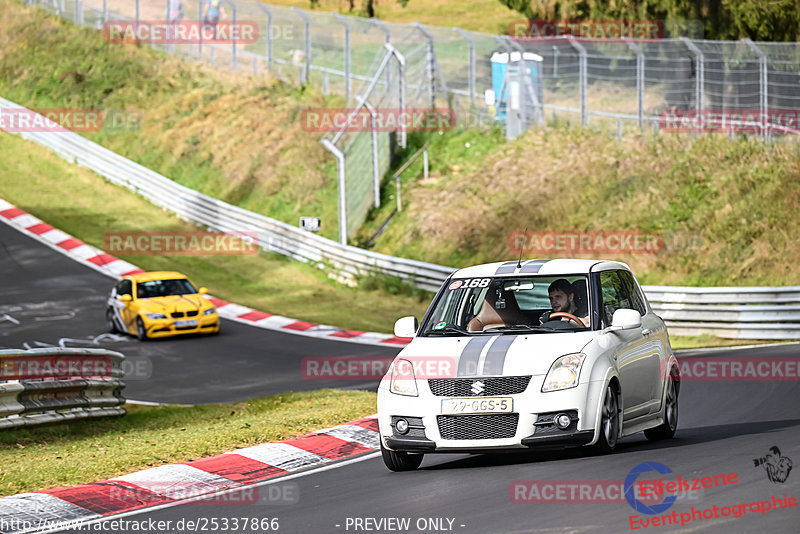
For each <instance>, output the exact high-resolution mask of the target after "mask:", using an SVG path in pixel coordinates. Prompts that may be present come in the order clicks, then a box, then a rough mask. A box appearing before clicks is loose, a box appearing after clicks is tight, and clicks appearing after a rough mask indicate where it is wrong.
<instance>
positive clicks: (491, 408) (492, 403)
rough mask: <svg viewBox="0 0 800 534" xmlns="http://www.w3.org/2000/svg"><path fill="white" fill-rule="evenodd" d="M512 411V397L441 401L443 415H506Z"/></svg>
mask: <svg viewBox="0 0 800 534" xmlns="http://www.w3.org/2000/svg"><path fill="white" fill-rule="evenodd" d="M513 411H514V399H513V398H512V397H478V398H475V397H467V398H463V399H442V413H443V414H459V413H507V412H513Z"/></svg>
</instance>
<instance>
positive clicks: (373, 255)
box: [0, 98, 800, 339]
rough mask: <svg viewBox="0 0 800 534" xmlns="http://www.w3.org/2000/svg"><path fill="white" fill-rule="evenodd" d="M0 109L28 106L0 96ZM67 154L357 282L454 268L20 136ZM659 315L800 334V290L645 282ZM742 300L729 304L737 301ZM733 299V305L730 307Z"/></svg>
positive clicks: (206, 222) (715, 327)
mask: <svg viewBox="0 0 800 534" xmlns="http://www.w3.org/2000/svg"><path fill="white" fill-rule="evenodd" d="M0 107H13V108H21V106H19V105H17V104H15V103H13V102H10V101H8V100H5V99H3V98H0ZM18 135H21V136H22V137H24V138H25V139H28V140H30V141H33V142H35V143H38V144H40V145H42V146H45V147H47V148H50V149H51V150H53V151H55V152H56V153H58V154H59V155H60V156H61V157H63V158H65V159H67V160H68V161H71V162H74V163H76V164H77V165H81V166H83V167H86V168H88V169H90V170H92V171H94V172H96V173H97V174H99V175H100V176H103V177H104V178H106V179H108V180H109V181H111V182H113V183H115V184H117V185H121V186H123V187H126V188H128V189H130V190H131V191H134V192H135V193H137V194H139V195H141V196H143V197H144V198H146V199H147V200H149V201H150V202H152V203H153V204H156V205H157V206H161V207H163V208H165V209H167V210H169V211H171V212H173V213H176V214H177V215H178V216H179V217H181V218H182V219H184V220H186V221H191V222H194V223H197V224H201V225H203V226H206V227H208V228H210V229H212V230H216V231H222V232H256V233H257V235H258V236H259V238H258V240H259V245H260V246H261V247H262V248H264V249H265V250H268V251H270V252H276V253H278V254H282V255H285V256H289V257H291V258H294V259H297V260H301V261H304V262H308V263H313V264H321V265H323V266H324V267H325V268H327V269H329V270H330V271H331V272H332V274H335V275H339V276H343V277H345V278H346V279H353V278H354V277H355V276H357V275H368V274H371V273H376V272H377V273H383V274H387V275H391V276H396V277H399V278H401V279H403V280H405V281H407V282H409V283H411V284H414V285H415V286H417V287H419V288H422V289H427V290H429V291H435V290H437V289H438V288H439V287H440V286H441V284H442V282H443V281H444V279H445V278H447V276H449V275H450V273H452V272H453V271H455V269H454V268H452V267H445V266H442V265H435V264H432V263H425V262H421V261H415V260H409V259H405V258H396V257H393V256H388V255H386V254H380V253H377V252H371V251H368V250H364V249H360V248H357V247H351V246H347V245H341V244H339V243H337V242H335V241H332V240H330V239H325V238H324V237H320V236H318V235H314V234H311V233H309V232H306V231H303V230H300V229H299V228H296V227H294V226H291V225H289V224H286V223H283V222H280V221H277V220H275V219H271V218H269V217H266V216H264V215H260V214H258V213H253V212H250V211H247V210H244V209H242V208H239V207H236V206H232V205H231V204H228V203H226V202H223V201H221V200H217V199H215V198H211V197H209V196H206V195H203V194H202V193H198V192H197V191H194V190H192V189H189V188H187V187H184V186H182V185H179V184H177V183H175V182H173V181H172V180H170V179H169V178H166V177H164V176H162V175H160V174H158V173H156V172H154V171H152V170H150V169H147V168H146V167H143V166H141V165H139V164H138V163H134V162H133V161H130V160H128V159H125V158H124V157H122V156H120V155H119V154H115V153H114V152H111V151H110V150H108V149H106V148H103V147H102V146H100V145H98V144H96V143H93V142H92V141H89V140H88V139H85V138H84V137H81V136H80V135H78V134H76V133H73V132H47V133H38V132H37V133H20V134H18ZM642 289H643V290H644V291H645V293H646V294H647V298H648V300H650V302H651V303H652V304H653V308H654V310H655V312H656V313H657V314H659V315H661V316H662V317H663V318H664V319H665V320H666V322H667V325H668V326H669V327H670V331H671V332H673V333H675V334H680V335H696V334H702V333H711V334H715V335H718V336H721V337H728V338H742V339H800V320H798V313H800V308H799V306H792V305H790V304H791V303H796V304H797V305H800V287H712V288H704V287H667V286H644V287H643V288H642ZM734 303H735V304H737V305H736V306H730V304H734ZM726 304H727V305H728V306H726Z"/></svg>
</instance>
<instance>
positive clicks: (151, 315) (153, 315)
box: [145, 313, 167, 319]
mask: <svg viewBox="0 0 800 534" xmlns="http://www.w3.org/2000/svg"><path fill="white" fill-rule="evenodd" d="M145 315H147V318H148V319H166V318H167V316H166V315H164V314H163V313H147V314H145Z"/></svg>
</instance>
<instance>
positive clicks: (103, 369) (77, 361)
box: [0, 348, 125, 430]
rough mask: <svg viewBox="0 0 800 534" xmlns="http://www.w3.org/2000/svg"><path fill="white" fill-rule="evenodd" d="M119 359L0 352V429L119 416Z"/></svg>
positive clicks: (82, 353)
mask: <svg viewBox="0 0 800 534" xmlns="http://www.w3.org/2000/svg"><path fill="white" fill-rule="evenodd" d="M124 359H125V356H123V355H122V354H120V353H119V352H113V351H110V350H105V349H73V348H63V349H62V348H42V349H30V350H0V430H2V429H5V428H16V427H22V426H33V425H41V424H46V423H57V422H60V421H70V420H75V419H89V418H97V417H109V416H119V415H124V414H125V409H124V408H122V407H121V406H122V404H124V403H125V397H123V396H122V389H123V388H124V387H125V384H124V383H123V382H122V377H123V374H124V371H123V369H122V361H123V360H124ZM86 363H91V365H83V364H86ZM9 378H20V379H19V380H16V379H12V380H9Z"/></svg>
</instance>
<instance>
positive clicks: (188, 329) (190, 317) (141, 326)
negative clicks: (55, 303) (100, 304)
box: [106, 271, 219, 341]
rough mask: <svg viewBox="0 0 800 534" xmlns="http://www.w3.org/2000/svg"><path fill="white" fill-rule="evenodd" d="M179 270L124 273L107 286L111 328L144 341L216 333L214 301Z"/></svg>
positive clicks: (217, 326)
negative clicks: (118, 279) (205, 296)
mask: <svg viewBox="0 0 800 534" xmlns="http://www.w3.org/2000/svg"><path fill="white" fill-rule="evenodd" d="M207 292H208V290H207V289H206V288H204V287H201V288H199V289H196V288H195V286H194V285H193V284H192V283H191V282H190V281H189V279H188V278H186V276H184V275H182V274H181V273H176V272H169V271H158V272H150V273H138V274H132V275H128V276H124V277H123V278H122V280H120V281H119V283H118V284H117V285H116V286H114V289H112V290H111V295H110V296H109V297H108V308H107V309H106V322H107V323H108V329H109V331H111V332H126V333H128V334H133V335H135V336H137V337H138V338H139V339H140V340H142V341H144V340H146V339H150V338H157V337H168V336H174V335H179V334H200V333H202V334H216V333H218V332H219V315H218V314H217V309H216V308H215V307H214V305H213V304H212V303H211V302H209V301H208V300H207V299H205V298H203V296H202V295H203V294H204V293H207Z"/></svg>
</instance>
